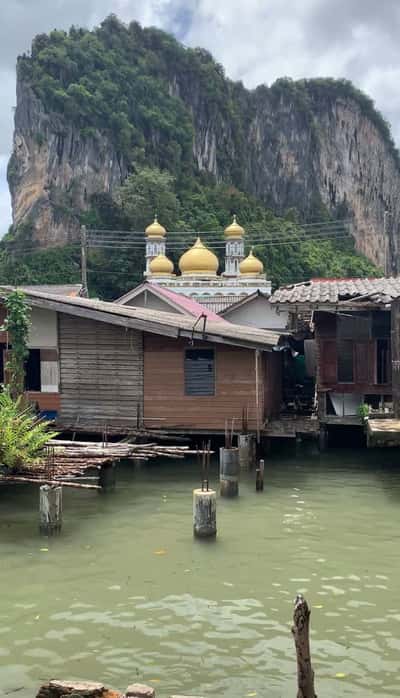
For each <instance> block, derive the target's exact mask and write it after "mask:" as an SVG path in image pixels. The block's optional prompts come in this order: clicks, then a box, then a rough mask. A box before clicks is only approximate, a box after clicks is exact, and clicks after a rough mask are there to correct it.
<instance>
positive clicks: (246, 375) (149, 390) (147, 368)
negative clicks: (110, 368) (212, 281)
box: [144, 334, 265, 431]
mask: <svg viewBox="0 0 400 698" xmlns="http://www.w3.org/2000/svg"><path fill="white" fill-rule="evenodd" d="M186 348H191V346H190V344H189V342H188V341H187V340H184V339H179V340H172V339H170V338H168V337H160V336H156V335H151V334H145V335H144V425H145V427H147V428H157V427H159V428H162V429H180V428H182V429H185V430H193V431H195V430H199V431H205V430H210V431H216V430H218V431H223V430H224V427H225V420H226V419H228V420H232V418H234V419H235V428H236V429H237V428H238V427H240V425H241V422H242V410H243V408H246V407H248V408H249V426H250V429H252V430H256V429H257V424H258V421H259V426H260V428H261V427H262V424H263V421H264V404H265V401H264V396H265V389H264V380H265V369H264V362H263V360H262V354H261V358H260V360H259V371H258V372H259V396H258V420H257V409H256V371H255V351H254V350H252V349H242V348H239V347H233V346H225V345H221V344H218V345H212V344H209V343H200V342H196V343H195V348H208V349H209V348H213V349H214V352H215V394H214V395H209V396H189V395H185V383H184V357H185V349H186Z"/></svg>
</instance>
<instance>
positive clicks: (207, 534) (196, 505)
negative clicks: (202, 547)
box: [193, 489, 217, 538]
mask: <svg viewBox="0 0 400 698" xmlns="http://www.w3.org/2000/svg"><path fill="white" fill-rule="evenodd" d="M193 534H194V535H195V536H196V538H211V537H213V536H216V535H217V495H216V492H215V490H210V489H208V490H204V489H197V490H193Z"/></svg>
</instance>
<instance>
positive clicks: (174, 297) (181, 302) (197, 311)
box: [151, 284, 227, 323]
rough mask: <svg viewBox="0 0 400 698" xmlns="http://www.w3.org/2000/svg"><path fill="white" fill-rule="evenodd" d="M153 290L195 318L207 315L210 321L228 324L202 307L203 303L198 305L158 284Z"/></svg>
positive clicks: (192, 300) (153, 285) (154, 285)
mask: <svg viewBox="0 0 400 698" xmlns="http://www.w3.org/2000/svg"><path fill="white" fill-rule="evenodd" d="M151 288H154V290H157V292H158V293H159V294H160V295H161V296H164V297H165V298H169V300H171V301H172V302H173V303H175V305H178V306H180V307H181V308H182V310H186V312H188V313H190V314H191V315H193V316H194V317H199V315H205V316H206V317H207V318H208V319H209V320H214V321H216V322H225V323H226V322H227V321H226V320H224V319H223V318H222V317H221V316H220V315H217V313H214V312H213V311H212V310H209V309H208V308H207V307H206V306H205V305H201V303H198V302H197V301H195V300H194V299H193V298H189V297H188V296H184V295H183V293H175V291H170V289H169V288H164V287H163V286H159V285H158V284H157V285H156V284H152V285H151Z"/></svg>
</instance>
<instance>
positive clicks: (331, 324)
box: [315, 312, 391, 395]
mask: <svg viewBox="0 0 400 698" xmlns="http://www.w3.org/2000/svg"><path fill="white" fill-rule="evenodd" d="M315 323H316V328H315V338H316V341H317V351H318V364H319V365H318V381H317V387H318V390H319V391H332V392H337V393H357V394H360V395H363V394H369V395H373V394H376V395H381V394H383V393H390V391H391V384H390V383H385V384H378V383H377V376H376V339H371V338H368V339H364V340H359V339H358V338H357V336H356V337H355V338H354V339H352V340H351V341H353V380H352V381H351V382H348V383H346V382H343V383H342V382H340V381H339V380H338V370H337V364H338V350H339V349H338V344H339V342H338V336H337V325H338V320H337V317H336V316H335V315H333V314H331V313H323V312H320V313H316V315H315Z"/></svg>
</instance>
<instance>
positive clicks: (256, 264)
mask: <svg viewBox="0 0 400 698" xmlns="http://www.w3.org/2000/svg"><path fill="white" fill-rule="evenodd" d="M239 270H240V274H241V276H259V274H262V273H263V272H264V265H263V263H262V261H261V260H260V259H258V258H257V257H255V256H254V254H253V248H251V250H250V252H249V254H248V256H247V257H246V259H244V260H243V261H242V262H240V265H239Z"/></svg>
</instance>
